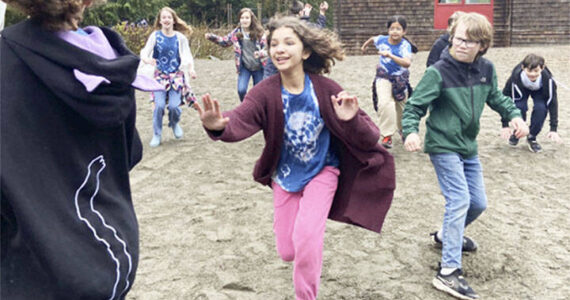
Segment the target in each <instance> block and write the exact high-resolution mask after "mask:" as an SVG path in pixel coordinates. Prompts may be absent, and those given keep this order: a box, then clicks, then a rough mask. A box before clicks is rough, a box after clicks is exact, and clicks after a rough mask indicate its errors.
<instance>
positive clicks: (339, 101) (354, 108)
mask: <svg viewBox="0 0 570 300" xmlns="http://www.w3.org/2000/svg"><path fill="white" fill-rule="evenodd" d="M331 101H332V105H333V108H334V112H335V113H336V116H337V117H338V118H339V119H340V120H343V121H348V120H351V119H352V118H354V116H356V114H357V113H358V99H357V98H356V96H350V95H349V94H348V92H346V91H342V92H340V93H338V95H337V96H334V95H333V96H331Z"/></svg>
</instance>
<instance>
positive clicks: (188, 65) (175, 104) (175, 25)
mask: <svg viewBox="0 0 570 300" xmlns="http://www.w3.org/2000/svg"><path fill="white" fill-rule="evenodd" d="M154 28H155V31H153V32H152V33H151V34H150V36H149V37H148V40H147V42H146V45H145V46H144V48H143V49H142V50H141V60H142V62H143V63H146V64H149V65H152V66H155V70H154V78H155V79H156V81H158V82H159V83H160V84H161V85H162V86H164V89H165V90H166V91H164V92H154V93H153V101H154V111H153V115H152V129H153V136H152V140H151V141H150V146H151V147H157V146H158V145H160V143H161V141H162V116H163V115H164V108H165V106H166V99H167V96H168V127H171V128H172V131H173V132H174V137H175V138H176V139H180V138H182V135H183V134H184V132H183V130H182V127H180V124H179V122H180V115H181V114H182V109H181V108H180V106H181V105H182V104H184V102H188V103H189V104H190V105H192V103H194V102H195V101H196V97H195V96H194V93H193V92H192V89H191V88H190V84H189V80H190V78H192V79H195V78H196V71H194V58H193V57H192V51H190V45H189V43H188V38H187V36H190V35H191V34H192V29H191V28H190V27H189V26H188V25H186V23H185V22H184V21H183V20H181V19H180V18H179V17H178V15H177V14H176V12H175V11H174V10H172V8H170V7H163V8H162V9H160V11H159V12H158V15H157V16H156V20H155V21H154Z"/></svg>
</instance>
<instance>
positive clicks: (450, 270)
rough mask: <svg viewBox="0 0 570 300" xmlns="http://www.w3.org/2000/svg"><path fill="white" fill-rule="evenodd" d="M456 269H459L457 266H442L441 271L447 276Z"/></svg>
mask: <svg viewBox="0 0 570 300" xmlns="http://www.w3.org/2000/svg"><path fill="white" fill-rule="evenodd" d="M455 270H457V268H441V271H440V273H441V275H443V276H447V275H449V274H451V273H453V272H454V271H455Z"/></svg>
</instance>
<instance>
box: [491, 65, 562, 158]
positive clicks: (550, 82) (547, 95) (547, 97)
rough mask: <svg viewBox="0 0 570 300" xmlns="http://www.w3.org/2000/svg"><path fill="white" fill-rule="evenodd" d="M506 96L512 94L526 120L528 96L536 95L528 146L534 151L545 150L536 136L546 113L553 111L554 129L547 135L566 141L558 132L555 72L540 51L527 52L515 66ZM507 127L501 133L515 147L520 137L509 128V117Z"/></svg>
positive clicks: (555, 139)
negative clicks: (536, 52)
mask: <svg viewBox="0 0 570 300" xmlns="http://www.w3.org/2000/svg"><path fill="white" fill-rule="evenodd" d="M503 94H504V95H505V96H508V97H511V98H512V99H513V101H514V103H515V105H516V107H517V108H518V109H520V111H521V114H522V118H523V120H526V112H527V111H528V105H527V102H528V97H529V96H532V101H533V107H532V114H531V116H530V133H529V135H528V138H527V143H528V148H529V150H530V151H532V152H535V153H537V152H541V151H542V146H540V144H539V143H538V142H537V141H536V136H537V135H538V133H540V130H542V126H543V125H544V121H545V120H546V115H547V114H548V113H549V114H550V131H549V132H548V134H547V135H546V137H547V138H549V139H551V140H552V141H554V142H557V143H562V139H561V138H560V135H558V132H556V130H557V127H558V97H557V94H556V83H555V82H554V79H553V78H552V73H550V70H549V69H548V68H547V67H546V65H545V64H544V58H543V57H542V56H538V55H536V54H529V55H527V56H526V57H525V58H524V59H523V61H522V62H521V63H520V64H518V65H517V66H516V67H515V68H514V69H513V72H512V74H511V76H510V77H509V79H508V80H507V83H506V84H505V88H504V89H503ZM501 121H502V125H503V129H502V131H501V136H502V137H503V138H505V139H507V138H508V139H509V144H510V145H511V146H516V145H517V144H518V142H519V139H518V138H517V137H516V135H515V134H514V133H513V134H511V130H510V128H509V123H508V121H507V120H505V119H502V120H501Z"/></svg>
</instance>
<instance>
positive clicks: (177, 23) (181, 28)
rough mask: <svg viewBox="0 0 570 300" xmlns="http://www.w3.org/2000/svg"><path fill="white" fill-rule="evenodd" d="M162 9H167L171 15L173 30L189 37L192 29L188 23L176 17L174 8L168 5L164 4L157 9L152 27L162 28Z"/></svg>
mask: <svg viewBox="0 0 570 300" xmlns="http://www.w3.org/2000/svg"><path fill="white" fill-rule="evenodd" d="M163 11H167V12H169V13H170V14H171V15H172V19H173V20H174V24H173V26H172V28H173V29H174V30H176V31H178V32H181V33H182V34H184V35H185V36H187V37H190V36H191V35H192V32H193V30H192V28H191V27H190V25H188V24H186V22H184V20H182V19H180V17H178V15H177V14H176V12H175V11H174V9H172V8H170V7H168V6H165V7H163V8H161V9H160V10H159V11H158V15H156V19H155V20H154V29H156V30H160V29H161V28H162V25H160V15H161V14H162V12H163Z"/></svg>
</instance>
